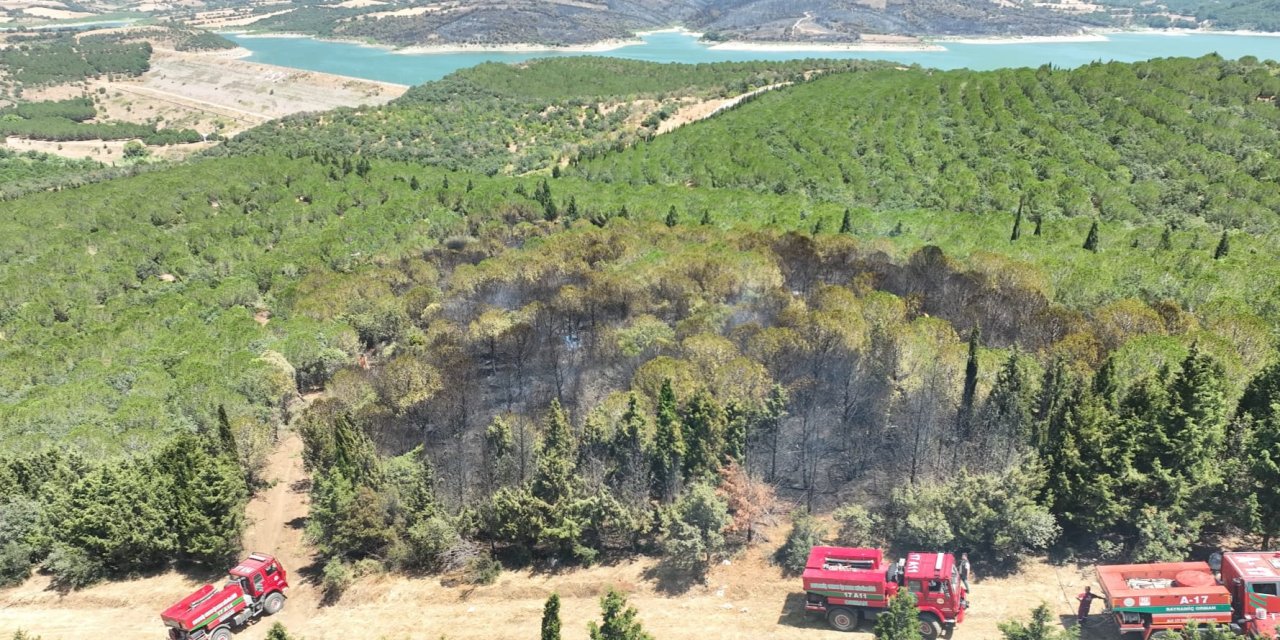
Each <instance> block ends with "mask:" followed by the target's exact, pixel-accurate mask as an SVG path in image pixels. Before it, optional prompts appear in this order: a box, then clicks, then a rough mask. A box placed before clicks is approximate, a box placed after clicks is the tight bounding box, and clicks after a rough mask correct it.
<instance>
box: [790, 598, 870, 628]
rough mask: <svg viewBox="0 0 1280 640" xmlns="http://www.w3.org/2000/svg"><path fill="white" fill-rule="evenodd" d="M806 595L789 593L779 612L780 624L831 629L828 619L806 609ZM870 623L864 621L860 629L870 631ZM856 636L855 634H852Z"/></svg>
mask: <svg viewBox="0 0 1280 640" xmlns="http://www.w3.org/2000/svg"><path fill="white" fill-rule="evenodd" d="M804 599H805V595H804V594H803V593H789V594H787V597H786V599H785V600H783V601H782V610H781V611H779V612H778V625H779V626H785V627H791V628H793V629H825V630H827V631H830V630H831V627H829V626H827V621H826V620H825V619H824V618H823V617H822V616H821V615H819V614H817V613H809V612H808V611H805V609H804ZM869 625H870V623H868V622H866V621H864V622H863V623H862V626H860V627H858V631H869V630H870V629H871V627H870V626H869ZM850 637H854V636H850Z"/></svg>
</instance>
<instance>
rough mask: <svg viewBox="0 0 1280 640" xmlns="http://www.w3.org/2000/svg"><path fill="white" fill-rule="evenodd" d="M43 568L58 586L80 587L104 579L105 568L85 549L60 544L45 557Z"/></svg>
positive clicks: (66, 587)
mask: <svg viewBox="0 0 1280 640" xmlns="http://www.w3.org/2000/svg"><path fill="white" fill-rule="evenodd" d="M43 568H44V570H45V571H47V572H49V573H50V574H51V575H53V584H54V586H56V587H58V588H64V589H79V588H82V587H87V586H89V585H91V584H93V583H95V582H97V581H99V580H101V579H102V577H103V574H104V573H105V568H104V567H103V566H102V563H101V562H99V561H98V560H96V559H95V558H91V557H90V556H89V554H88V553H86V552H85V551H84V550H83V549H77V548H75V547H69V546H66V545H58V546H56V547H54V548H53V551H52V552H50V553H49V557H47V558H45V560H44V564H43Z"/></svg>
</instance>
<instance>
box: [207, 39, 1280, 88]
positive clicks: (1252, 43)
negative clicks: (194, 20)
mask: <svg viewBox="0 0 1280 640" xmlns="http://www.w3.org/2000/svg"><path fill="white" fill-rule="evenodd" d="M224 35H226V36H227V37H228V38H230V39H231V40H233V41H235V42H236V44H239V45H240V46H242V47H244V48H246V49H248V50H250V51H252V52H253V55H252V56H250V57H249V58H248V59H249V60H251V61H253V62H261V63H264V64H273V65H279V66H282V67H293V68H296V69H309V70H311V71H323V72H326V73H336V74H340V75H344V76H353V77H357V78H367V79H369V80H381V81H383V82H396V83H400V84H420V83H423V82H427V81H429V80H438V79H440V78H442V77H444V76H446V75H448V74H449V73H452V72H454V71H457V70H458V69H464V68H466V67H471V66H474V65H477V64H480V63H482V62H490V61H497V62H521V61H523V60H529V59H532V58H546V57H559V56H569V55H599V56H612V57H617V58H630V59H633V60H649V61H652V62H686V63H698V62H726V61H743V60H791V59H796V58H864V59H872V60H893V61H897V62H904V63H919V64H921V65H924V66H928V67H934V68H939V69H956V68H961V67H968V68H970V69H997V68H1002V67H1037V66H1040V65H1042V64H1045V63H1052V64H1054V65H1056V66H1060V67H1075V66H1079V65H1082V64H1088V63H1089V62H1093V61H1095V60H1102V61H1111V60H1116V61H1121V62H1132V61H1136V60H1146V59H1148V58H1162V57H1169V56H1200V55H1204V54H1206V53H1215V52H1216V53H1218V54H1221V55H1222V56H1224V57H1227V58H1239V57H1242V56H1246V55H1252V56H1257V57H1258V58H1260V59H1264V60H1265V59H1275V60H1280V37H1273V36H1246V35H1223V34H1211V33H1197V34H1191V35H1165V34H1153V33H1119V34H1108V35H1107V40H1106V41H1094V42H1030V43H1016V44H963V43H956V42H943V43H941V44H942V45H943V46H944V47H946V51H918V52H906V51H904V52H892V51H888V52H878V51H822V50H815V51H801V52H785V53H779V52H756V51H722V50H715V49H711V48H708V47H707V46H705V45H703V44H700V43H699V42H698V41H697V39H696V38H694V37H693V36H690V35H688V34H685V33H678V32H660V33H653V34H649V35H646V36H644V37H643V38H642V39H643V41H644V44H636V45H632V46H627V47H622V48H620V49H614V50H612V51H606V52H602V53H590V54H583V53H556V52H549V53H548V52H539V53H499V52H479V53H432V54H402V53H393V52H392V51H391V50H389V49H385V48H380V47H369V46H361V45H358V44H349V43H343V42H327V41H322V40H315V39H312V38H277V37H258V36H245V35H239V34H224Z"/></svg>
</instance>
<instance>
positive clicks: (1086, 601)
mask: <svg viewBox="0 0 1280 640" xmlns="http://www.w3.org/2000/svg"><path fill="white" fill-rule="evenodd" d="M1101 597H1102V596H1100V595H1097V594H1096V593H1094V592H1093V587H1085V588H1084V593H1082V594H1080V595H1078V596H1076V600H1079V601H1080V608H1079V609H1077V610H1076V617H1077V618H1078V619H1079V621H1080V624H1084V621H1085V619H1086V618H1088V617H1089V609H1090V608H1091V607H1093V601H1094V600H1095V599H1097V598H1101Z"/></svg>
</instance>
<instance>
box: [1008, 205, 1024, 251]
mask: <svg viewBox="0 0 1280 640" xmlns="http://www.w3.org/2000/svg"><path fill="white" fill-rule="evenodd" d="M1025 202H1026V199H1025V198H1024V199H1022V200H1019V201H1018V213H1017V214H1015V215H1014V218H1013V233H1011V234H1009V242H1014V241H1016V240H1017V239H1018V238H1020V237H1022V205H1023V203H1025Z"/></svg>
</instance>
